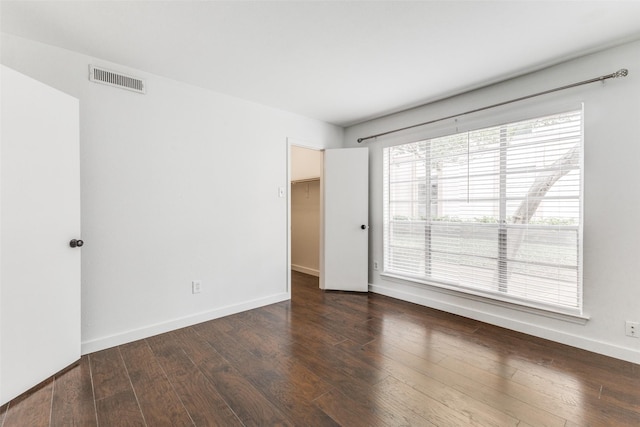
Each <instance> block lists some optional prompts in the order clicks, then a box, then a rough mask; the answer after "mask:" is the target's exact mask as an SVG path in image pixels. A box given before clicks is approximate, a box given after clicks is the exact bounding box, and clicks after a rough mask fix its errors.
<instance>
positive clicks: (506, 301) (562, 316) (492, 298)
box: [380, 272, 590, 325]
mask: <svg viewBox="0 0 640 427" xmlns="http://www.w3.org/2000/svg"><path fill="white" fill-rule="evenodd" d="M380 276H381V277H385V278H387V279H390V280H394V281H396V282H399V283H402V284H412V283H413V284H418V285H426V286H429V290H431V291H435V292H441V293H444V294H447V295H453V296H455V297H460V298H467V299H470V300H473V301H479V302H482V303H486V304H493V305H497V306H499V307H506V308H509V309H512V310H518V311H523V312H526V313H532V314H536V315H539V316H544V317H549V318H552V319H558V320H564V321H567V322H571V323H577V324H580V325H586V323H587V321H588V320H589V319H590V317H589V316H588V315H585V314H580V313H578V312H575V313H573V312H569V311H567V312H564V311H559V310H556V309H555V308H554V307H552V306H548V307H547V306H543V305H540V306H536V305H535V302H531V301H525V300H518V299H516V298H514V299H513V300H511V299H510V298H508V297H500V296H499V295H497V294H484V293H483V292H482V291H481V290H478V291H474V290H473V289H470V288H461V287H458V286H447V285H445V284H443V283H432V282H428V281H426V280H420V279H418V278H413V277H406V276H402V275H395V274H391V273H386V272H383V273H381V274H380Z"/></svg>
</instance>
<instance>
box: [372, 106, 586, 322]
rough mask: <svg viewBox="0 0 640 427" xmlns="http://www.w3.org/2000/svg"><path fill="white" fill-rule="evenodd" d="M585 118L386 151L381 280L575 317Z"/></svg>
mask: <svg viewBox="0 0 640 427" xmlns="http://www.w3.org/2000/svg"><path fill="white" fill-rule="evenodd" d="M582 116H583V114H582V110H577V111H570V112H564V113H560V114H554V115H549V116H546V117H538V118H533V119H529V120H524V121H518V122H514V123H508V124H504V125H500V126H494V127H489V128H484V129H478V130H474V131H470V132H463V133H457V134H454V135H448V136H444V137H439V138H433V139H429V140H423V141H417V142H413V143H410V144H403V145H397V146H393V147H387V148H385V149H384V265H383V267H384V274H388V275H393V276H397V277H401V278H404V279H408V280H414V281H418V282H425V283H428V284H432V285H436V286H444V287H447V288H453V289H456V290H460V291H465V292H470V293H473V294H479V295H482V296H488V297H492V298H497V299H501V300H506V301H509V302H515V303H520V304H524V305H528V306H534V307H538V308H544V309H550V310H553V311H559V312H567V313H570V314H581V311H582V182H583V179H582V152H583V125H582Z"/></svg>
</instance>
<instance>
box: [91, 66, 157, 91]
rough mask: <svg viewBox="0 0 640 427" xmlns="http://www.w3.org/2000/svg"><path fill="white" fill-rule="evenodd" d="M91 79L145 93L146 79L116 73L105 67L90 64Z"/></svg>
mask: <svg viewBox="0 0 640 427" xmlns="http://www.w3.org/2000/svg"><path fill="white" fill-rule="evenodd" d="M89 80H91V81H92V82H95V83H102V84H105V85H109V86H114V87H119V88H121V89H127V90H131V91H134V92H138V93H145V87H144V80H142V79H139V78H137V77H132V76H127V75H125V74H122V73H116V72H115V71H111V70H105V69H104V68H98V67H94V66H93V65H89Z"/></svg>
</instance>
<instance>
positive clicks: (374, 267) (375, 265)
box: [373, 261, 378, 271]
mask: <svg viewBox="0 0 640 427" xmlns="http://www.w3.org/2000/svg"><path fill="white" fill-rule="evenodd" d="M373 269H374V270H376V271H377V270H378V261H373Z"/></svg>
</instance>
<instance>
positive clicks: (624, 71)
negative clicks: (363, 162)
mask: <svg viewBox="0 0 640 427" xmlns="http://www.w3.org/2000/svg"><path fill="white" fill-rule="evenodd" d="M627 74H629V70H627V69H626V68H622V69H620V70H618V71H616V72H615V73H611V74H607V75H605V76H600V77H596V78H593V79H589V80H584V81H581V82H577V83H572V84H570V85H566V86H560V87H557V88H554V89H549V90H545V91H544V92H538V93H534V94H532V95H527V96H522V97H520V98H514V99H510V100H508V101H503V102H499V103H497V104H493V105H488V106H486V107H481V108H476V109H475V110H469V111H465V112H464V113H459V114H454V115H452V116H447V117H441V118H439V119H435V120H429V121H428V122H423V123H418V124H417V125H411V126H406V127H403V128H399V129H393V130H389V131H386V132H382V133H378V134H376V135H370V136H365V137H363V138H358V144H360V143H361V142H363V141H366V140H368V139H373V138H377V137H379V136H385V135H389V134H392V133H396V132H401V131H403V130H407V129H413V128H417V127H420V126H425V125H430V124H432V123H436V122H441V121H443V120H448V119H454V118H456V117H460V116H464V115H467V114H471V113H477V112H478V111H484V110H488V109H490V108H495V107H501V106H503V105H507V104H511V103H513V102H518V101H524V100H525V99H529V98H534V97H536V96H540V95H546V94H548V93H553V92H558V91H561V90H565V89H571V88H572V87H576V86H582V85H586V84H589V83H595V82H604V81H605V80H608V79H616V78H618V77H626V76H627Z"/></svg>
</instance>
